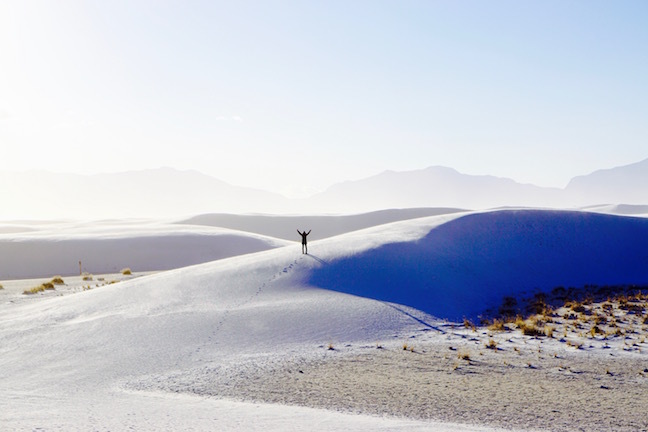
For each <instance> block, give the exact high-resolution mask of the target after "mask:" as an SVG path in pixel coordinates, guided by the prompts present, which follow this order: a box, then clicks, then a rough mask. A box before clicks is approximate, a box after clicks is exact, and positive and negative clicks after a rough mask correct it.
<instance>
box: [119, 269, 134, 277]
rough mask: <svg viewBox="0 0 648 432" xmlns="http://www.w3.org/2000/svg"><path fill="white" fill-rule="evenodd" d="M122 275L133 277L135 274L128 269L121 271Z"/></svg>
mask: <svg viewBox="0 0 648 432" xmlns="http://www.w3.org/2000/svg"><path fill="white" fill-rule="evenodd" d="M120 273H121V274H123V275H131V274H133V272H132V271H131V269H130V268H128V267H126V268H123V269H121V272H120Z"/></svg>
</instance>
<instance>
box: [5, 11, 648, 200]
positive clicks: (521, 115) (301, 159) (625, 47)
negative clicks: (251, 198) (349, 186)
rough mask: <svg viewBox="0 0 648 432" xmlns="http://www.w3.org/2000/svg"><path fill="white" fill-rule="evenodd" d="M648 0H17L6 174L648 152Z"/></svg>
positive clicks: (308, 168)
mask: <svg viewBox="0 0 648 432" xmlns="http://www.w3.org/2000/svg"><path fill="white" fill-rule="evenodd" d="M646 23H648V2H646V1H618V2H612V1H592V0H587V1H569V0H561V1H537V2H531V1H450V0H448V1H432V0H429V1H390V2H380V1H310V2H309V1H255V2H252V1H247V2H246V1H222V2H221V1H204V2H197V1H194V2H191V1H177V2H165V1H112V0H111V1H65V0H62V1H57V2H51V1H30V2H23V1H18V0H16V1H13V0H8V1H7V0H2V1H0V50H1V51H0V52H1V54H2V55H1V57H0V149H1V154H0V170H26V169H49V170H53V171H59V172H77V173H93V172H113V171H122V170H130V169H141V168H156V167H160V166H172V167H176V168H179V169H197V170H199V171H202V172H204V173H206V174H210V175H213V176H215V177H218V178H220V179H222V180H225V181H227V182H230V183H233V184H238V185H243V186H253V187H258V188H263V189H268V190H273V191H278V192H283V193H286V194H293V195H299V194H303V193H306V192H311V191H316V190H321V189H323V188H325V187H327V186H329V185H330V184H332V183H334V182H338V181H344V180H348V179H358V178H362V177H366V176H369V175H373V174H377V173H378V172H380V171H383V170H386V169H392V170H411V169H421V168H425V167H427V166H430V165H445V166H450V167H453V168H456V169H458V170H459V171H461V172H464V173H468V174H493V175H498V176H503V177H511V178H513V179H515V180H517V181H520V182H530V183H535V184H538V185H542V186H560V187H562V186H564V185H565V184H566V183H567V181H568V180H569V179H570V178H571V177H573V176H575V175H580V174H587V173H589V172H591V171H593V170H595V169H598V168H606V167H612V166H618V165H624V164H627V163H632V162H636V161H639V160H642V159H645V158H648V25H647V24H646Z"/></svg>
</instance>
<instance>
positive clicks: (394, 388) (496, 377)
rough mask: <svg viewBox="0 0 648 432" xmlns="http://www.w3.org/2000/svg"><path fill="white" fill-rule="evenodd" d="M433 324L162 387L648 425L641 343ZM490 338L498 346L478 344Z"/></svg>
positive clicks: (489, 419)
mask: <svg viewBox="0 0 648 432" xmlns="http://www.w3.org/2000/svg"><path fill="white" fill-rule="evenodd" d="M439 330H441V333H440V332H438V331H437V330H430V331H428V332H423V333H421V334H418V335H411V336H410V338H409V339H406V340H405V341H404V342H403V339H402V337H399V338H398V340H399V341H398V342H396V341H392V342H389V343H386V344H382V343H376V344H372V345H364V346H342V347H335V346H334V344H330V345H326V346H318V347H316V348H315V347H314V350H319V352H318V353H317V354H315V355H313V356H308V358H292V359H289V360H286V359H275V360H274V361H270V362H269V361H268V359H264V360H263V361H254V360H251V361H250V362H249V363H247V364H243V365H237V367H236V368H235V369H233V370H223V369H222V368H220V367H215V368H213V369H207V370H205V375H204V376H203V377H202V379H201V380H198V381H196V380H195V377H192V378H191V380H190V382H188V381H185V380H184V379H183V377H182V376H176V377H168V379H167V380H166V384H165V385H164V387H165V390H170V391H174V392H180V393H184V392H187V393H193V394H199V395H203V396H205V395H210V396H214V397H219V398H222V397H225V398H229V399H234V400H243V401H254V402H266V403H273V404H286V405H297V406H307V407H314V408H324V409H329V410H334V411H341V412H349V413H361V414H370V415H381V416H384V415H387V416H394V417H401V418H408V419H420V420H436V421H444V422H457V423H463V424H474V425H475V426H477V425H480V426H491V427H496V428H503V429H515V430H520V429H522V430H551V431H575V430H582V431H642V430H644V431H645V430H648V418H647V417H646V411H645V410H646V407H647V406H648V357H647V356H646V355H645V354H643V353H642V352H641V351H642V350H641V349H635V350H634V352H627V351H625V350H624V349H623V348H622V344H618V346H612V347H610V348H600V347H596V346H594V345H592V346H591V347H589V346H588V345H584V347H581V348H573V347H570V346H565V344H564V343H561V342H560V341H558V340H548V339H537V338H530V337H526V336H522V335H518V336H515V335H513V336H512V335H511V334H508V333H503V334H500V335H489V334H488V332H487V331H485V330H483V331H480V330H479V329H478V330H477V331H475V332H473V331H470V330H464V329H456V328H455V329H453V328H450V327H449V328H447V329H439ZM491 339H494V340H496V341H497V344H498V347H497V348H496V349H492V348H487V347H486V343H487V341H490V340H491ZM635 345H636V344H635ZM405 346H406V347H407V348H406V349H404V348H405ZM331 348H333V349H331Z"/></svg>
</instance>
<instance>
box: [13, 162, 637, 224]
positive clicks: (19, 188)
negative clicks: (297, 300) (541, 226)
mask: <svg viewBox="0 0 648 432" xmlns="http://www.w3.org/2000/svg"><path fill="white" fill-rule="evenodd" d="M0 199H1V200H2V203H3V205H2V207H1V208H0V219H2V220H10V219H38V218H73V219H83V218H92V219H97V218H100V219H105V218H117V217H179V216H193V215H198V214H204V213H219V212H220V213H223V212H225V213H239V214H249V213H268V214H307V213H310V214H353V213H360V212H368V211H376V210H383V209H391V208H422V207H453V208H463V209H485V208H494V207H503V206H523V207H553V208H574V207H584V206H591V205H600V204H629V205H645V204H648V159H645V160H643V161H640V162H637V163H634V164H630V165H625V166H621V167H616V168H611V169H602V170H599V171H595V172H593V173H591V174H588V175H584V176H578V177H575V178H573V179H572V180H571V181H570V182H569V183H568V185H567V186H566V187H565V188H549V187H540V186H535V185H531V184H522V183H518V182H516V181H514V180H512V179H509V178H502V177H495V176H488V175H469V174H463V173H460V172H458V171H456V170H454V169H452V168H448V167H442V166H431V167H429V168H425V169H422V170H413V171H401V172H396V171H385V172H382V173H380V174H377V175H375V176H371V177H367V178H365V179H361V180H357V181H347V182H343V183H338V184H335V185H333V186H331V187H330V188H328V189H327V190H325V191H324V192H321V193H318V194H316V195H313V196H311V197H309V198H305V199H288V198H286V197H284V196H282V195H279V194H275V193H272V192H268V191H263V190H258V189H251V188H245V187H239V186H235V185H231V184H228V183H226V182H223V181H221V180H218V179H216V178H214V177H211V176H208V175H205V174H202V173H199V172H197V171H191V170H189V171H182V170H176V169H173V168H160V169H152V170H143V171H129V172H122V173H113V174H97V175H76V174H60V173H57V174H55V173H50V172H44V171H33V172H21V173H11V172H3V173H0Z"/></svg>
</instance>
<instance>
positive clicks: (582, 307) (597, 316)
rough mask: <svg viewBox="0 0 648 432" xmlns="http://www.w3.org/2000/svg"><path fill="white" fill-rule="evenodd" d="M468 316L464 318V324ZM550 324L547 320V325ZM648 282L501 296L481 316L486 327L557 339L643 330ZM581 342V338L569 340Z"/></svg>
mask: <svg viewBox="0 0 648 432" xmlns="http://www.w3.org/2000/svg"><path fill="white" fill-rule="evenodd" d="M466 322H470V321H468V320H464V326H466V327H468V325H466ZM550 323H551V325H549V324H550ZM646 324H648V286H637V285H629V286H626V285H622V286H603V287H599V286H593V285H590V286H585V287H583V288H564V287H557V288H555V289H553V290H552V291H551V292H550V293H537V294H535V295H533V296H531V297H529V298H526V299H515V298H512V297H505V298H504V300H503V301H502V305H501V306H500V307H499V308H497V312H496V313H494V314H493V313H491V314H490V318H483V319H482V325H484V326H486V328H487V329H488V330H489V331H491V332H504V331H510V330H515V329H517V330H519V331H520V332H521V333H522V334H524V335H526V336H532V337H545V336H546V337H548V338H553V337H554V333H555V332H559V334H562V339H564V340H567V338H568V337H570V336H577V337H578V338H580V339H583V338H599V339H600V338H603V339H605V338H609V337H620V336H624V335H627V334H632V333H638V334H639V333H646V332H647V331H648V329H646V328H644V327H643V326H645V325H646ZM568 345H570V346H576V347H580V346H582V343H580V342H579V343H576V342H568Z"/></svg>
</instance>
